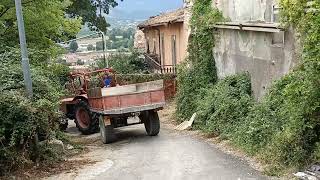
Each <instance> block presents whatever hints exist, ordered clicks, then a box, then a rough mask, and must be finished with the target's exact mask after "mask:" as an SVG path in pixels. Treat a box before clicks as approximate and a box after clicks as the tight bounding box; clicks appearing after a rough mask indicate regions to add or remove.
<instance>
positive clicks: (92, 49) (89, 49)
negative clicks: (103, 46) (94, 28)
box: [87, 44, 95, 51]
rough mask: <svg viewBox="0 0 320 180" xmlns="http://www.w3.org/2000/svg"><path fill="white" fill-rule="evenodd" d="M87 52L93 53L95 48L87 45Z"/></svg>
mask: <svg viewBox="0 0 320 180" xmlns="http://www.w3.org/2000/svg"><path fill="white" fill-rule="evenodd" d="M87 49H88V51H94V50H95V48H94V46H93V45H92V44H89V45H88V47H87Z"/></svg>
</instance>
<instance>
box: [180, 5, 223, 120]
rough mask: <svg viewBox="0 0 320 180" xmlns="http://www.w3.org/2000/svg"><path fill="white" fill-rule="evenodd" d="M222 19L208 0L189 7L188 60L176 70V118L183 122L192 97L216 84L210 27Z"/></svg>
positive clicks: (193, 106) (193, 104) (192, 108)
mask: <svg viewBox="0 0 320 180" xmlns="http://www.w3.org/2000/svg"><path fill="white" fill-rule="evenodd" d="M222 20H223V16H222V14H221V13H220V12H219V11H218V10H217V9H214V8H212V0H197V1H195V3H194V5H193V7H192V17H191V20H190V26H191V36H190V39H189V44H188V53H189V55H188V57H187V60H186V61H185V63H184V64H182V65H181V66H180V68H179V70H178V84H179V86H178V94H177V115H178V117H179V119H187V118H190V117H191V116H192V114H193V113H194V112H195V109H196V102H195V98H196V96H197V95H198V94H199V90H200V89H202V88H205V87H207V86H209V85H212V84H214V83H215V82H216V81H217V73H216V68H215V63H214V62H215V61H214V56H213V47H214V43H215V34H214V33H213V32H214V31H213V28H212V25H214V24H215V23H216V22H218V21H222Z"/></svg>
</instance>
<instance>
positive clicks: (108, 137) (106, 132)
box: [99, 116, 116, 144]
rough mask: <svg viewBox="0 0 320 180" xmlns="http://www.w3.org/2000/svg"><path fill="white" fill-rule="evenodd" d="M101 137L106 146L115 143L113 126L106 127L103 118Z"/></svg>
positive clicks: (101, 118) (100, 118) (100, 119)
mask: <svg viewBox="0 0 320 180" xmlns="http://www.w3.org/2000/svg"><path fill="white" fill-rule="evenodd" d="M99 126H100V135H101V140H102V142H103V143H104V144H109V143H112V142H114V141H115V139H116V137H115V135H114V127H113V125H107V126H106V125H105V122H104V119H103V116H100V117H99Z"/></svg>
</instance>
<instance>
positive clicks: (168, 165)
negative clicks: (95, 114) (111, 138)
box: [53, 125, 267, 180]
mask: <svg viewBox="0 0 320 180" xmlns="http://www.w3.org/2000/svg"><path fill="white" fill-rule="evenodd" d="M116 134H117V137H118V141H117V142H116V143H113V144H109V145H103V144H102V143H101V142H100V141H98V142H97V143H99V144H98V145H97V147H96V148H97V149H96V150H93V152H94V151H96V152H95V153H93V155H90V153H89V154H88V155H87V156H89V157H90V156H96V155H97V154H99V160H100V164H99V163H97V164H95V165H91V167H87V168H83V169H81V170H80V171H78V172H77V175H76V177H75V176H73V178H70V179H95V180H105V179H108V180H109V179H110V180H111V179H112V180H188V179H190V180H253V179H267V177H265V176H263V175H261V174H260V173H259V172H257V171H255V170H254V169H252V168H251V167H250V166H249V165H248V164H247V163H246V162H243V161H241V160H239V159H237V158H235V157H232V156H231V155H227V154H225V153H223V152H222V151H220V150H218V149H217V148H215V147H214V146H213V145H210V144H208V143H207V142H205V141H203V140H200V139H199V138H197V137H193V136H191V135H188V134H187V133H180V132H177V131H174V130H171V129H169V128H162V129H161V132H160V134H159V136H157V137H148V136H146V133H145V130H144V126H143V125H138V126H132V127H126V128H121V129H119V130H117V132H116ZM61 177H66V176H60V177H59V176H58V177H54V178H53V179H56V178H58V179H59V178H61Z"/></svg>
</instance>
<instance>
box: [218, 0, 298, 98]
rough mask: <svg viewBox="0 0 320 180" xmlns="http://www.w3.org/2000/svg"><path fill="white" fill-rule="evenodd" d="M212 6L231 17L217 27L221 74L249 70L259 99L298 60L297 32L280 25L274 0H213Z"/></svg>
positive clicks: (221, 75) (219, 70)
mask: <svg viewBox="0 0 320 180" xmlns="http://www.w3.org/2000/svg"><path fill="white" fill-rule="evenodd" d="M213 6H214V7H217V8H218V9H219V10H220V11H222V13H223V15H224V17H226V18H228V19H229V20H230V22H227V23H218V24H216V26H215V27H216V29H217V31H218V34H217V38H216V41H217V42H216V47H215V48H214V52H215V61H216V66H217V69H218V76H219V77H220V78H223V77H225V76H227V75H231V74H235V73H238V72H243V71H247V72H249V73H250V75H251V80H252V87H253V91H254V95H255V97H256V98H257V99H260V98H261V97H262V96H263V95H264V94H265V92H266V90H267V88H268V87H270V85H271V83H272V82H273V81H274V80H276V79H279V78H280V77H282V76H283V75H285V74H286V73H288V72H289V71H290V69H291V68H292V67H294V65H295V64H296V63H297V62H296V59H297V58H296V49H297V43H296V42H297V41H296V39H295V38H294V37H295V36H294V32H292V30H284V29H282V28H281V27H280V24H279V17H278V16H279V6H278V5H277V3H276V1H274V0H259V1H257V0H246V1H244V0H213Z"/></svg>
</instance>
